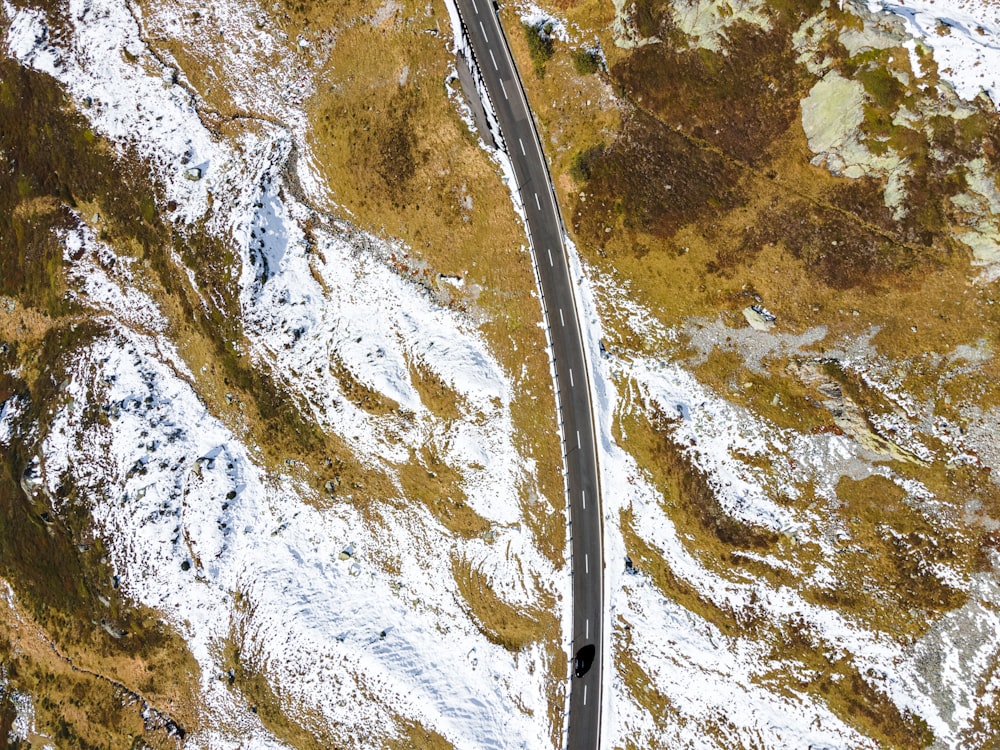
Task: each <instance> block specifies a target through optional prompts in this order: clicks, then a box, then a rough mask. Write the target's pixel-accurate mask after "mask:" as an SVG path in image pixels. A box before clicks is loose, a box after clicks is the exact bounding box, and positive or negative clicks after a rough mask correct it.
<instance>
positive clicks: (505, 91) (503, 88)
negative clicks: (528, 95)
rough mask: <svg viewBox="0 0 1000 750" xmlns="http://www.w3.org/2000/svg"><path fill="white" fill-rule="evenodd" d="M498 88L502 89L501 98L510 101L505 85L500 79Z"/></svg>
mask: <svg viewBox="0 0 1000 750" xmlns="http://www.w3.org/2000/svg"><path fill="white" fill-rule="evenodd" d="M500 90H501V91H503V98H504V99H506V100H507V101H510V97H509V96H507V87H506V86H504V85H503V80H501V81H500Z"/></svg>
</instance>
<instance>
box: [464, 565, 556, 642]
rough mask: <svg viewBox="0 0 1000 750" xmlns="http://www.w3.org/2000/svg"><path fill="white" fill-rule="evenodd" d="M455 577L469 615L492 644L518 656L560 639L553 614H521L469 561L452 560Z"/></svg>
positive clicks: (525, 611) (527, 611)
mask: <svg viewBox="0 0 1000 750" xmlns="http://www.w3.org/2000/svg"><path fill="white" fill-rule="evenodd" d="M452 576H453V577H454V579H455V584H456V585H457V586H458V591H459V593H460V594H461V595H462V599H463V601H464V606H465V607H466V609H467V611H468V612H469V615H470V616H471V617H472V619H473V621H474V622H475V623H476V625H477V626H478V627H479V629H480V631H481V632H482V634H483V635H484V636H486V638H487V639H488V640H489V641H491V642H492V643H495V644H497V645H499V646H503V647H504V648H506V649H507V650H508V651H512V652H517V651H520V650H522V649H523V648H525V647H526V646H528V645H530V644H532V643H536V642H538V641H543V640H546V639H550V638H556V637H558V633H559V622H558V620H557V619H556V617H555V615H554V614H553V613H552V612H545V611H543V610H540V609H528V610H524V611H522V610H520V609H518V608H517V607H514V606H512V605H510V604H508V603H507V602H505V601H504V600H503V599H501V598H500V596H499V595H497V593H496V592H495V591H494V590H493V587H492V585H491V583H490V580H489V578H488V577H487V576H485V575H484V574H483V573H482V572H481V571H480V570H479V569H478V568H476V567H475V565H473V564H472V563H471V562H470V561H469V560H466V559H464V558H462V559H453V560H452Z"/></svg>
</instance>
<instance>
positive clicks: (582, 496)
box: [580, 490, 587, 510]
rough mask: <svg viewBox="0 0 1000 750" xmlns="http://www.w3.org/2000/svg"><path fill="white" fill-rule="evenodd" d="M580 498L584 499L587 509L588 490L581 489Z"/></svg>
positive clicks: (584, 506) (584, 505) (585, 508)
mask: <svg viewBox="0 0 1000 750" xmlns="http://www.w3.org/2000/svg"><path fill="white" fill-rule="evenodd" d="M580 499H581V500H583V509H584V510H587V491H586V490H580Z"/></svg>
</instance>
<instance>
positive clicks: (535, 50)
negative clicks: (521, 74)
mask: <svg viewBox="0 0 1000 750" xmlns="http://www.w3.org/2000/svg"><path fill="white" fill-rule="evenodd" d="M521 29H522V30H523V31H524V39H525V41H526V42H527V43H528V51H529V52H530V53H531V61H532V63H534V69H535V75H536V76H538V77H539V78H541V77H542V76H544V75H545V63H547V62H548V61H549V60H551V59H552V55H553V54H555V45H554V44H553V42H552V27H551V26H550V25H547V24H544V23H539V24H530V23H522V24H521Z"/></svg>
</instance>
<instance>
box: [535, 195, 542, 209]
mask: <svg viewBox="0 0 1000 750" xmlns="http://www.w3.org/2000/svg"><path fill="white" fill-rule="evenodd" d="M535 205H536V206H538V210H539V211H541V210H542V204H541V203H539V202H538V193H535Z"/></svg>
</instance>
